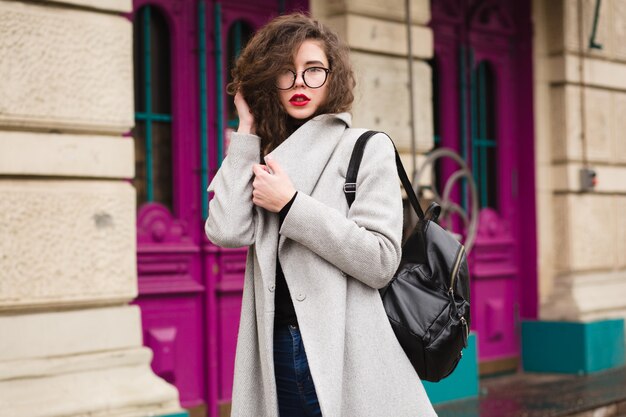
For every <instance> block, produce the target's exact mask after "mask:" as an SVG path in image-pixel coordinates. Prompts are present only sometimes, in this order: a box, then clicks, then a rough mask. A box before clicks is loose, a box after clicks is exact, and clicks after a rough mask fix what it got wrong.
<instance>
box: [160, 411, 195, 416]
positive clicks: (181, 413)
mask: <svg viewBox="0 0 626 417" xmlns="http://www.w3.org/2000/svg"><path fill="white" fill-rule="evenodd" d="M158 417H189V413H187V412H186V411H181V412H180V413H176V414H164V415H161V416H158Z"/></svg>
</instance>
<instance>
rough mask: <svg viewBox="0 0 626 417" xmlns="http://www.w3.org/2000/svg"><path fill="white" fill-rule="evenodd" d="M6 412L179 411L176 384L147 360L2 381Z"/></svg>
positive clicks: (131, 415)
mask: <svg viewBox="0 0 626 417" xmlns="http://www.w3.org/2000/svg"><path fill="white" fill-rule="evenodd" d="M0 404H2V413H3V414H2V415H3V416H28V417H60V416H90V417H146V416H162V415H169V414H174V413H178V412H180V411H181V408H180V406H179V403H178V391H177V390H176V388H175V387H174V386H172V385H170V384H168V383H166V382H165V381H163V380H162V379H160V378H158V377H156V376H155V375H154V374H153V373H152V372H151V370H150V366H149V364H148V363H147V362H146V361H145V360H143V361H142V362H140V363H137V364H134V365H133V366H123V367H113V368H100V369H96V370H92V371H86V372H74V373H63V374H59V375H54V376H50V377H44V378H19V379H15V380H6V381H0Z"/></svg>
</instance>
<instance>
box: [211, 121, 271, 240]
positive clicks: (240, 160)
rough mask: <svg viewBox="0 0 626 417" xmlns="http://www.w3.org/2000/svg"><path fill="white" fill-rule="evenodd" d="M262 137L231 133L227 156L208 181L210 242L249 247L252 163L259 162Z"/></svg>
mask: <svg viewBox="0 0 626 417" xmlns="http://www.w3.org/2000/svg"><path fill="white" fill-rule="evenodd" d="M260 147H261V138H259V137H258V136H255V135H250V134H241V133H233V135H232V137H231V142H230V146H229V148H228V155H227V156H226V158H224V161H223V162H222V166H221V167H220V169H219V170H218V171H217V173H216V174H215V177H214V178H213V180H212V181H211V184H209V188H208V189H207V191H208V192H209V193H210V192H213V193H214V196H213V198H212V199H211V201H210V202H209V217H208V218H207V220H206V223H205V224H204V230H205V232H206V235H207V237H208V238H209V240H211V242H213V243H215V244H216V245H219V246H222V247H226V248H237V247H241V246H249V245H251V244H252V243H253V241H254V227H255V214H254V204H253V203H252V181H253V178H254V173H253V171H252V166H253V165H254V164H255V163H258V162H259V155H260Z"/></svg>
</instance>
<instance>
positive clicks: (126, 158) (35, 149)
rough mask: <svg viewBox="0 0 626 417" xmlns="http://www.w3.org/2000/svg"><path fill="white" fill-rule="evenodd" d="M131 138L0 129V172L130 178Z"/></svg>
mask: <svg viewBox="0 0 626 417" xmlns="http://www.w3.org/2000/svg"><path fill="white" fill-rule="evenodd" d="M133 146H134V145H133V139H132V138H130V137H128V138H121V137H111V136H87V135H67V134H65V135H64V134H45V133H30V132H12V131H4V132H0V175H44V176H51V177H66V176H69V177H96V178H131V179H132V178H133V177H134V176H135V159H134V152H135V151H134V148H133Z"/></svg>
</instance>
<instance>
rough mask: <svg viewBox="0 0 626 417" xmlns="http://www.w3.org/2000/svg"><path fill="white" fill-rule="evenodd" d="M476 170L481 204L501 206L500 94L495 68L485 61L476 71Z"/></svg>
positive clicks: (473, 119) (473, 134)
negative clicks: (496, 92)
mask: <svg viewBox="0 0 626 417" xmlns="http://www.w3.org/2000/svg"><path fill="white" fill-rule="evenodd" d="M472 85H473V87H474V88H473V89H472V92H473V94H472V113H471V114H472V161H473V162H472V169H473V172H474V180H475V181H476V185H477V188H478V200H479V203H480V207H481V208H483V207H490V208H493V209H497V208H498V199H497V195H498V192H497V186H498V184H497V176H498V163H497V154H498V153H497V138H496V120H497V115H496V105H495V104H496V99H495V97H496V94H495V80H494V74H493V70H492V68H491V65H490V64H489V63H488V62H485V61H482V62H480V63H479V64H478V66H477V67H476V69H475V70H474V71H473V72H472Z"/></svg>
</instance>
